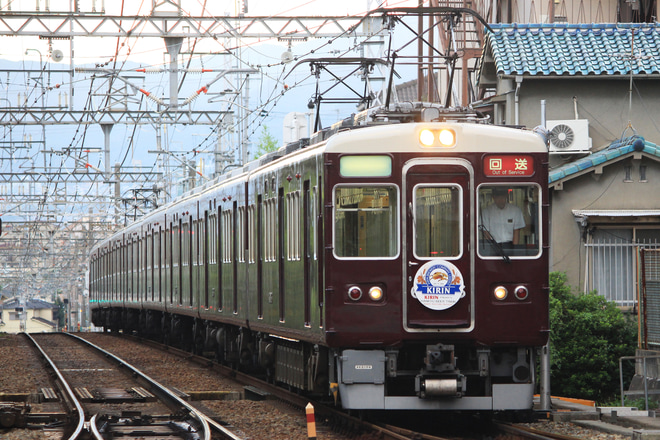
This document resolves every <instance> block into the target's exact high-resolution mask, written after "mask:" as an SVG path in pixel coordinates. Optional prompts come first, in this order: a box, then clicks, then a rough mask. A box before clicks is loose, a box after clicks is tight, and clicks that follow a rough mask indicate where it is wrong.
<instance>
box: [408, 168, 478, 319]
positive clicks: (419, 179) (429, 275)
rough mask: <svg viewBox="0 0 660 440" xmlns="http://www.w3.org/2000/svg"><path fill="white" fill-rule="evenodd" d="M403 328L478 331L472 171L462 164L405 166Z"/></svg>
mask: <svg viewBox="0 0 660 440" xmlns="http://www.w3.org/2000/svg"><path fill="white" fill-rule="evenodd" d="M403 185H404V196H403V202H404V203H403V206H404V207H405V209H404V210H403V212H402V215H403V216H404V218H403V222H402V223H403V225H404V259H403V264H404V270H403V273H404V277H405V279H404V282H403V285H404V286H405V290H404V295H403V319H404V322H403V325H404V328H405V329H406V330H407V331H409V332H438V331H452V332H455V331H470V330H472V328H473V326H474V292H473V288H472V287H473V285H474V282H473V280H472V275H471V273H472V271H471V267H472V265H473V263H474V246H473V243H474V232H473V230H472V228H471V227H470V225H471V223H472V222H471V219H472V217H473V212H472V206H474V203H473V202H472V199H473V195H472V194H473V187H474V182H473V172H472V167H471V165H470V164H469V162H467V161H464V160H461V159H441V158H436V159H415V160H411V161H409V162H408V163H406V165H405V166H404V167H403Z"/></svg>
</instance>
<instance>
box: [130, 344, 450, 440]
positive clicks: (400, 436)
mask: <svg viewBox="0 0 660 440" xmlns="http://www.w3.org/2000/svg"><path fill="white" fill-rule="evenodd" d="M121 337H124V338H128V339H135V340H138V341H139V342H140V343H141V344H145V345H149V346H152V347H156V348H159V349H164V348H165V347H166V351H167V352H168V353H172V354H175V355H177V356H180V357H183V358H185V359H188V360H190V361H192V362H195V363H197V364H199V365H205V366H206V367H210V368H211V369H212V370H213V371H216V372H218V373H219V374H221V375H223V376H225V377H228V378H230V379H232V380H235V381H236V382H238V383H240V384H242V385H249V386H253V387H255V388H258V389H261V390H263V391H266V392H268V393H270V394H271V395H272V396H274V397H275V398H277V399H280V400H282V401H285V402H288V403H290V404H292V405H294V406H297V407H299V408H305V406H306V405H307V404H308V403H311V404H312V405H313V406H314V410H315V413H316V416H317V420H319V419H320V418H326V419H328V420H339V419H341V420H344V421H345V424H346V425H348V426H355V427H360V428H361V429H364V430H366V431H370V432H372V433H374V435H375V436H376V437H377V438H379V439H382V440H411V439H416V440H448V439H447V438H445V437H437V436H433V435H429V434H424V433H419V432H414V431H410V430H406V429H403V428H398V427H393V426H384V425H379V424H375V423H370V422H368V421H366V420H361V419H358V418H356V417H353V416H351V415H349V414H347V413H345V412H343V411H341V410H339V409H335V408H332V407H329V406H327V405H325V404H323V403H321V402H317V401H314V400H312V399H310V398H309V397H306V396H304V395H300V394H297V393H295V392H291V391H288V390H286V389H285V388H282V387H279V386H276V385H274V384H271V383H268V382H265V381H263V380H261V379H258V378H256V377H254V376H251V375H249V374H246V373H243V372H241V371H237V370H235V369H233V368H230V367H228V366H225V365H222V364H218V363H216V362H213V361H210V360H209V359H208V358H205V357H202V356H199V355H194V354H191V353H190V352H187V351H185V350H181V349H179V348H176V347H172V346H166V345H164V344H161V343H159V342H156V341H153V340H151V339H145V338H141V337H138V336H129V335H122V336H121Z"/></svg>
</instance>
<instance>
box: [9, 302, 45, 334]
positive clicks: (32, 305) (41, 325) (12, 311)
mask: <svg viewBox="0 0 660 440" xmlns="http://www.w3.org/2000/svg"><path fill="white" fill-rule="evenodd" d="M57 311H58V307H57V305H56V304H53V303H49V302H47V301H44V300H42V299H38V298H34V299H29V300H27V301H25V300H20V299H19V298H11V299H8V300H6V301H4V302H2V303H0V332H4V333H19V332H28V333H32V332H34V333H38V332H54V331H57V318H56V312H57Z"/></svg>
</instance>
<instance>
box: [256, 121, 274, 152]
mask: <svg viewBox="0 0 660 440" xmlns="http://www.w3.org/2000/svg"><path fill="white" fill-rule="evenodd" d="M277 148H278V146H277V140H276V139H275V138H274V137H273V135H272V134H270V131H268V127H267V126H266V125H264V126H263V128H262V129H261V136H259V143H258V144H257V151H256V152H255V153H254V158H255V159H259V158H260V157H261V156H263V155H264V154H267V153H270V152H272V151H277Z"/></svg>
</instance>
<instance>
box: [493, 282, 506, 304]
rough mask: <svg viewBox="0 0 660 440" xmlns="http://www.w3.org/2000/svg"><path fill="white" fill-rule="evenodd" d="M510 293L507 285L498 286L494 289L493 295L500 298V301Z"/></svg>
mask: <svg viewBox="0 0 660 440" xmlns="http://www.w3.org/2000/svg"><path fill="white" fill-rule="evenodd" d="M508 294H509V291H508V290H506V287H504V286H497V287H496V288H495V290H493V295H495V298H496V299H499V300H500V301H502V300H503V299H505V298H506V297H507V295H508Z"/></svg>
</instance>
